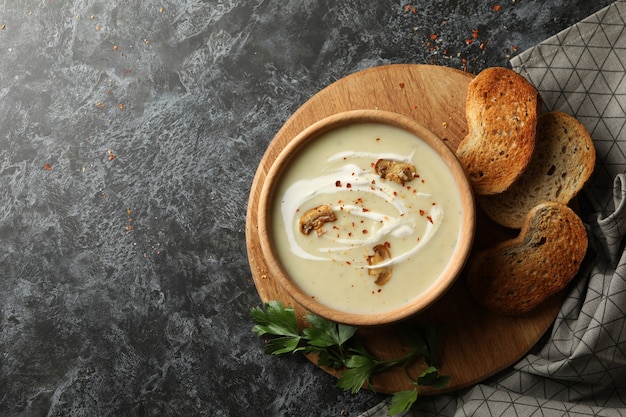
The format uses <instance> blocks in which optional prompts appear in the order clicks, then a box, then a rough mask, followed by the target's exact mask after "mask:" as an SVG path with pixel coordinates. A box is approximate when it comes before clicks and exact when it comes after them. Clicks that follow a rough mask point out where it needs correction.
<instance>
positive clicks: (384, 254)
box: [367, 245, 392, 286]
mask: <svg viewBox="0 0 626 417" xmlns="http://www.w3.org/2000/svg"><path fill="white" fill-rule="evenodd" d="M390 258H391V251H390V250H389V248H388V247H387V246H386V245H376V246H374V254H373V255H370V256H368V257H367V263H368V264H369V265H370V266H374V265H378V264H379V263H381V262H383V261H385V260H387V259H390ZM391 273H392V268H391V266H384V267H382V268H373V269H370V270H369V271H368V274H369V275H373V276H376V281H374V283H375V284H376V285H380V286H383V285H385V284H386V283H387V282H389V280H390V279H391Z"/></svg>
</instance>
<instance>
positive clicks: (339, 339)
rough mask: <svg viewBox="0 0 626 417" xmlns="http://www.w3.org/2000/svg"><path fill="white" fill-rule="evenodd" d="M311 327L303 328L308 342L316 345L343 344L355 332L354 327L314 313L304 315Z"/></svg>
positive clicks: (323, 346)
mask: <svg viewBox="0 0 626 417" xmlns="http://www.w3.org/2000/svg"><path fill="white" fill-rule="evenodd" d="M306 319H307V321H308V322H309V323H310V324H311V327H307V328H306V329H304V330H303V332H304V334H305V336H306V337H307V338H308V339H309V343H310V344H311V345H313V346H316V347H322V348H325V347H330V346H343V344H344V343H346V342H347V341H348V340H349V339H350V338H351V337H352V336H354V333H356V327H353V326H348V325H345V324H340V323H334V322H332V321H330V320H326V319H324V318H321V317H319V316H316V315H312V314H310V315H308V316H306Z"/></svg>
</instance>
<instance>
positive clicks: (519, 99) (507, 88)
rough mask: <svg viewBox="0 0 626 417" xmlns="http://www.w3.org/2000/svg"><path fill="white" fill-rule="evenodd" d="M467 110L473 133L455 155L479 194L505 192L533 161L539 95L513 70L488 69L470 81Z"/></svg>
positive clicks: (460, 145) (470, 130) (469, 125)
mask: <svg viewBox="0 0 626 417" xmlns="http://www.w3.org/2000/svg"><path fill="white" fill-rule="evenodd" d="M465 111H466V118H467V124H468V129H469V132H468V134H467V136H466V137H465V138H464V139H463V140H462V141H461V143H460V144H459V147H458V148H457V151H456V155H457V157H458V159H459V161H460V162H461V165H463V167H464V169H465V172H466V173H467V175H468V177H469V179H470V182H471V183H472V187H473V189H474V192H475V193H476V194H478V195H490V194H496V193H501V192H502V191H504V190H506V189H507V188H509V187H510V186H511V184H513V182H515V180H517V179H518V178H519V176H520V175H521V174H522V172H524V170H525V169H526V167H527V166H528V163H529V162H530V159H531V157H532V154H533V151H534V149H535V135H536V128H537V115H538V113H539V93H538V92H537V90H536V89H535V87H533V86H532V85H531V84H530V83H529V82H528V81H526V79H525V78H524V77H522V76H521V75H519V74H517V73H516V72H515V71H513V70H510V69H507V68H501V67H494V68H487V69H485V70H483V71H481V72H480V73H479V74H478V75H477V76H476V77H475V78H474V79H473V80H472V81H471V82H470V84H469V89H468V94H467V101H466V110H465Z"/></svg>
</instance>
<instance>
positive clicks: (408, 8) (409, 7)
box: [404, 4, 411, 12]
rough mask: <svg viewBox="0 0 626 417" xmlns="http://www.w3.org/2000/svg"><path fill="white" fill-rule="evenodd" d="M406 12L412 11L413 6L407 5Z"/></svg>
mask: <svg viewBox="0 0 626 417" xmlns="http://www.w3.org/2000/svg"><path fill="white" fill-rule="evenodd" d="M404 10H405V11H407V12H410V11H411V5H410V4H407V5H406V6H404Z"/></svg>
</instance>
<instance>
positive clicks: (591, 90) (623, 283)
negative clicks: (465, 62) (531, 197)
mask: <svg viewBox="0 0 626 417" xmlns="http://www.w3.org/2000/svg"><path fill="white" fill-rule="evenodd" d="M511 64H512V66H513V69H514V70H516V71H517V72H519V73H520V74H522V75H523V76H524V77H526V78H527V79H528V80H529V81H530V82H531V83H532V84H533V85H535V86H536V87H537V89H538V90H539V91H540V93H541V96H542V98H543V100H544V106H545V109H544V110H546V111H547V110H550V111H563V112H565V113H569V114H571V115H573V116H576V117H577V118H578V119H579V120H580V121H581V122H582V123H583V124H584V125H585V126H586V128H587V130H588V131H589V132H590V134H591V136H592V138H593V140H594V143H595V147H596V152H597V165H596V170H595V173H594V176H593V177H592V179H591V180H590V183H589V184H588V186H587V187H586V188H585V190H584V191H583V193H582V195H581V196H580V206H581V216H582V217H583V220H584V221H585V223H586V224H587V226H588V232H589V241H590V250H591V251H593V253H595V260H594V261H593V263H592V265H591V266H590V267H589V268H586V269H585V270H584V271H581V273H580V274H579V275H578V277H577V278H576V280H575V282H574V284H573V285H572V287H571V290H570V292H569V294H568V296H567V298H566V300H565V301H564V303H563V306H562V308H561V310H560V312H559V314H558V316H557V318H556V321H555V323H554V326H553V328H552V330H551V333H550V334H549V335H548V337H547V338H546V340H544V341H542V342H541V343H539V344H538V345H537V346H536V347H535V349H533V351H532V352H531V353H529V354H528V355H527V356H526V357H524V358H522V359H521V360H520V361H519V362H518V363H517V364H515V365H514V366H513V367H511V368H510V369H508V370H507V371H505V372H503V373H501V374H499V375H498V376H496V377H494V378H492V379H490V380H488V381H485V382H483V383H481V384H478V385H475V386H473V387H470V388H468V389H465V390H461V391H459V392H455V393H452V394H445V395H439V396H431V397H423V398H421V399H420V400H419V401H418V403H417V404H416V405H415V407H414V409H413V410H411V411H410V412H408V413H406V414H405V415H406V416H545V417H562V416H625V417H626V251H625V250H624V245H623V236H624V234H625V233H626V0H620V1H617V2H615V3H613V4H612V5H610V6H608V7H606V8H605V9H603V10H601V11H599V12H598V13H596V14H594V15H592V16H590V17H588V18H587V19H585V20H583V21H581V22H579V23H577V24H576V25H574V26H572V27H570V28H568V29H566V30H564V31H562V32H561V33H559V34H557V35H555V36H553V37H552V38H550V39H548V40H546V41H545V42H542V43H541V44H539V45H537V46H535V47H533V48H531V49H529V50H527V51H524V52H523V53H521V54H520V55H518V56H516V57H514V58H513V59H512V60H511ZM386 414H387V405H386V403H385V402H383V403H381V404H379V405H378V406H376V407H374V408H373V409H371V410H369V411H367V412H366V413H364V414H362V417H379V416H384V415H386Z"/></svg>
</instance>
